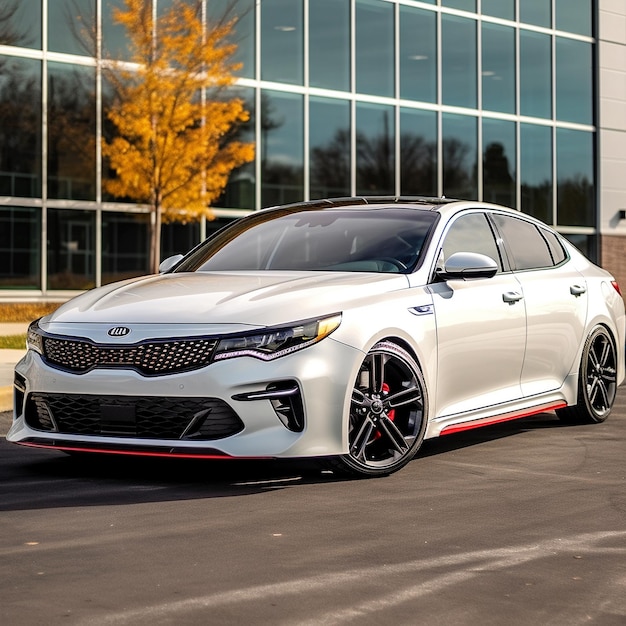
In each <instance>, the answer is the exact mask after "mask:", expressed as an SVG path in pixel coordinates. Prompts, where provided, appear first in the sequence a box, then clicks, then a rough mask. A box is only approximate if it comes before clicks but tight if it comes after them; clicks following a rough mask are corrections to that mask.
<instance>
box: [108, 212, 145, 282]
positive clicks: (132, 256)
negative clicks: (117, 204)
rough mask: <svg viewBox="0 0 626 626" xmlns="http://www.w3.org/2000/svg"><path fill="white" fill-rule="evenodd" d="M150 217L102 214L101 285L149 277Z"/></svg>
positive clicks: (128, 214) (136, 214)
mask: <svg viewBox="0 0 626 626" xmlns="http://www.w3.org/2000/svg"><path fill="white" fill-rule="evenodd" d="M149 239H150V216H149V215H148V214H146V213H109V212H108V211H107V212H103V213H102V284H103V285H106V284H108V283H112V282H114V281H116V280H124V279H126V278H133V277H135V276H141V275H143V274H147V273H148V271H149V270H148V248H149V245H148V241H149Z"/></svg>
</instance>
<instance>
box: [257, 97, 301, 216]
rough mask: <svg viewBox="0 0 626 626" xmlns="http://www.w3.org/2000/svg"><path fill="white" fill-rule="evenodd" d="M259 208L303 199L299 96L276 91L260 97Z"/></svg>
mask: <svg viewBox="0 0 626 626" xmlns="http://www.w3.org/2000/svg"><path fill="white" fill-rule="evenodd" d="M258 156H260V158H261V182H262V187H261V189H262V197H261V204H262V206H273V205H276V204H284V203H287V202H298V201H300V200H302V199H303V197H304V183H303V180H304V110H303V101H302V96H301V95H298V94H289V93H282V92H278V91H264V92H263V93H262V94H261V147H260V150H259V155H258Z"/></svg>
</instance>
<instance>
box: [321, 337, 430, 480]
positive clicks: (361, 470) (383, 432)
mask: <svg viewBox="0 0 626 626" xmlns="http://www.w3.org/2000/svg"><path fill="white" fill-rule="evenodd" d="M427 407H428V401H427V395H426V385H425V383H424V378H423V376H422V373H421V371H420V368H419V366H418V365H417V363H416V362H415V360H414V359H413V357H412V356H411V355H410V354H409V353H408V352H407V351H406V350H404V349H402V348H401V347H399V346H398V345H396V344H394V343H391V342H389V341H383V342H380V343H378V344H376V345H375V346H374V347H373V348H372V350H371V351H370V352H369V353H368V354H367V356H366V357H365V359H364V360H363V363H362V364H361V368H360V370H359V373H358V375H357V377H356V380H355V383H354V389H353V390H352V400H351V402H350V416H349V423H348V442H349V446H350V448H349V453H348V454H346V455H343V456H341V457H337V458H335V459H332V460H331V461H330V463H331V467H332V469H333V470H335V471H339V472H340V473H343V474H351V475H357V476H384V475H386V474H391V473H392V472H395V471H396V470H399V469H400V468H401V467H403V466H404V465H406V464H407V463H408V462H409V461H410V460H411V459H412V458H413V456H414V455H415V453H416V452H417V450H418V449H419V447H420V445H421V443H422V440H423V439H424V432H425V430H426V422H427Z"/></svg>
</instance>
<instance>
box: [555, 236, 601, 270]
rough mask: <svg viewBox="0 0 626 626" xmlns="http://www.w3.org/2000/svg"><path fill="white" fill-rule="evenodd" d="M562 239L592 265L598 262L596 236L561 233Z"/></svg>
mask: <svg viewBox="0 0 626 626" xmlns="http://www.w3.org/2000/svg"><path fill="white" fill-rule="evenodd" d="M563 237H565V239H567V240H568V241H569V242H570V243H572V244H574V245H575V246H576V247H577V248H578V250H580V251H581V252H582V253H583V254H584V255H585V256H586V257H587V258H588V259H591V260H592V261H593V262H594V263H597V261H598V236H597V235H572V234H568V233H563Z"/></svg>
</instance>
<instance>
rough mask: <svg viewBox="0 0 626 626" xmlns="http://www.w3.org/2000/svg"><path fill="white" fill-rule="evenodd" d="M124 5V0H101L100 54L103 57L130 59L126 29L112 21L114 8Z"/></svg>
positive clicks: (121, 7) (120, 7)
mask: <svg viewBox="0 0 626 626" xmlns="http://www.w3.org/2000/svg"><path fill="white" fill-rule="evenodd" d="M124 6H125V5H124V0H102V56H104V57H105V58H108V59H122V60H128V59H130V50H129V48H128V38H127V36H126V29H125V28H124V26H122V25H121V24H117V23H114V21H113V12H114V10H115V9H123V8H124Z"/></svg>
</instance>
